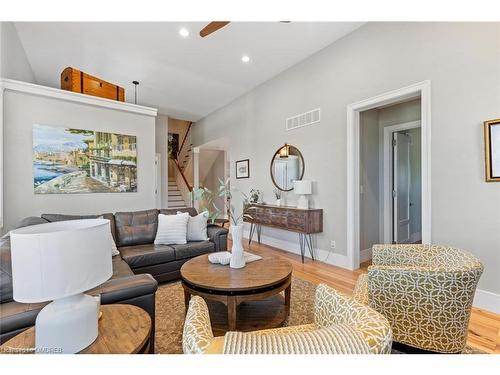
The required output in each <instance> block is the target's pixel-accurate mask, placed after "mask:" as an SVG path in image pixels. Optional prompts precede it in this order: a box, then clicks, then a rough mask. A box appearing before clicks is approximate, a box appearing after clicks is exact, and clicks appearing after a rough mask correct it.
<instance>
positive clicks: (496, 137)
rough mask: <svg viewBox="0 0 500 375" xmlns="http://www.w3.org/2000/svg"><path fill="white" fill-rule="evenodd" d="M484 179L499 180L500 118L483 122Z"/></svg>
mask: <svg viewBox="0 0 500 375" xmlns="http://www.w3.org/2000/svg"><path fill="white" fill-rule="evenodd" d="M484 150H485V165H486V181H487V182H500V119H497V120H490V121H485V122H484Z"/></svg>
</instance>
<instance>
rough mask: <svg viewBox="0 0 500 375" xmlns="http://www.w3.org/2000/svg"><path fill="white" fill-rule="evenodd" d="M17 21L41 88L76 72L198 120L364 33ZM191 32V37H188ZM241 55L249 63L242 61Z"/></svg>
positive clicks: (313, 27)
mask: <svg viewBox="0 0 500 375" xmlns="http://www.w3.org/2000/svg"><path fill="white" fill-rule="evenodd" d="M206 24H207V23H206V22H205V23H204V22H183V23H181V22H148V23H146V22H144V23H142V22H102V23H95V22H86V23H81V22H71V23H57V22H17V23H16V24H15V25H16V29H17V31H18V34H19V37H20V39H21V42H22V44H23V47H24V49H25V51H26V55H27V57H28V60H29V62H30V64H31V67H32V69H33V72H34V74H35V77H36V80H37V83H38V84H41V85H47V86H52V87H60V73H61V72H62V70H63V69H64V68H65V67H67V66H72V67H75V68H77V69H79V70H82V71H85V72H87V73H89V74H92V75H95V76H98V77H100V78H102V79H104V80H106V81H110V82H113V83H115V84H117V85H120V86H122V87H124V88H125V91H126V100H127V101H128V102H133V101H134V87H133V84H132V81H133V80H137V81H139V82H140V85H139V87H138V104H142V105H147V106H152V107H156V108H158V109H159V111H160V113H164V114H168V115H170V116H172V117H177V118H181V119H185V120H191V121H196V120H198V119H200V118H202V117H204V116H206V115H207V114H209V113H210V112H212V111H214V110H216V109H218V108H220V107H222V106H224V105H225V104H227V103H229V102H231V101H232V100H234V99H235V98H237V97H238V96H240V95H242V94H244V93H245V92H248V91H250V90H251V89H252V88H254V87H256V86H257V85H259V84H261V83H262V82H265V81H266V80H268V79H270V78H272V77H273V76H275V75H277V74H279V73H280V72H282V71H284V70H286V69H287V68H289V67H291V66H293V65H295V64H296V63H298V62H299V61H301V60H303V59H305V58H307V57H308V56H310V55H312V54H314V53H315V52H317V51H319V50H320V49H322V48H324V47H326V46H327V45H329V44H331V43H333V42H334V41H336V40H338V39H339V38H341V37H343V36H345V35H346V34H348V33H350V32H352V31H353V30H355V29H356V28H358V27H360V26H361V25H362V23H356V22H291V23H281V22H231V23H230V24H229V25H227V26H226V27H224V28H223V29H221V30H219V31H217V32H215V33H213V34H211V35H210V36H208V37H205V38H201V37H200V36H199V35H198V32H199V31H200V30H201V29H202V28H203V27H204V26H205V25H206ZM181 28H185V29H187V30H188V31H189V36H187V37H182V36H181V35H179V30H180V29H181ZM243 55H248V56H249V58H250V61H249V62H248V63H244V62H242V60H241V58H242V56H243Z"/></svg>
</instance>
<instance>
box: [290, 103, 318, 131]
mask: <svg viewBox="0 0 500 375" xmlns="http://www.w3.org/2000/svg"><path fill="white" fill-rule="evenodd" d="M320 121H321V109H320V108H317V109H313V110H312V111H309V112H304V113H301V114H300V115H296V116H293V117H289V118H287V119H286V124H285V127H286V130H293V129H297V128H301V127H303V126H307V125H312V124H316V123H317V122H320Z"/></svg>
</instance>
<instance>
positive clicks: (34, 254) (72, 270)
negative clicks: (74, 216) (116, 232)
mask: <svg viewBox="0 0 500 375" xmlns="http://www.w3.org/2000/svg"><path fill="white" fill-rule="evenodd" d="M110 234H111V232H110V223H109V220H106V219H85V220H71V221H60V222H54V223H47V224H39V225H32V226H29V227H24V228H20V229H16V230H13V231H11V232H10V238H11V257H12V283H13V292H14V300H15V301H18V302H24V303H33V302H45V301H51V300H55V299H59V298H63V297H68V296H72V295H74V294H77V293H82V292H85V291H87V290H89V289H92V288H94V287H96V286H98V285H100V284H102V283H103V282H105V281H106V280H108V279H109V278H110V277H111V275H112V274H113V268H112V263H111V250H110V246H111V244H110V239H109V238H110Z"/></svg>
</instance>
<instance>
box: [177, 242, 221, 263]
mask: <svg viewBox="0 0 500 375" xmlns="http://www.w3.org/2000/svg"><path fill="white" fill-rule="evenodd" d="M169 246H171V247H173V248H174V250H175V259H177V260H178V259H186V258H193V257H196V256H198V255H202V254H207V253H211V252H213V251H215V245H214V243H213V242H210V241H196V242H188V243H187V244H185V245H169Z"/></svg>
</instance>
